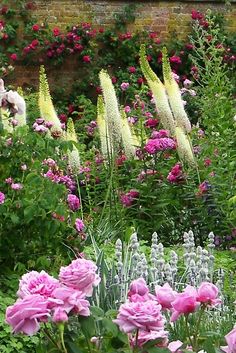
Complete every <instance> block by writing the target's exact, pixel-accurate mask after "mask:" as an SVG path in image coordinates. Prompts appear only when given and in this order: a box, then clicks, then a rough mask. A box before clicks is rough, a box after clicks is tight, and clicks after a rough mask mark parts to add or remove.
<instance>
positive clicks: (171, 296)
mask: <svg viewBox="0 0 236 353" xmlns="http://www.w3.org/2000/svg"><path fill="white" fill-rule="evenodd" d="M155 292H156V298H157V301H158V303H159V304H161V306H162V308H163V309H171V308H172V302H173V301H174V300H175V299H176V294H177V293H176V292H175V291H173V289H172V288H171V286H170V285H169V284H168V283H165V284H164V286H162V287H161V286H156V287H155Z"/></svg>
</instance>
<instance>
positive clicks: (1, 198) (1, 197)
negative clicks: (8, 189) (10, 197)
mask: <svg viewBox="0 0 236 353" xmlns="http://www.w3.org/2000/svg"><path fill="white" fill-rule="evenodd" d="M4 201H5V194H4V193H3V192H1V191H0V205H2V204H3V203H4Z"/></svg>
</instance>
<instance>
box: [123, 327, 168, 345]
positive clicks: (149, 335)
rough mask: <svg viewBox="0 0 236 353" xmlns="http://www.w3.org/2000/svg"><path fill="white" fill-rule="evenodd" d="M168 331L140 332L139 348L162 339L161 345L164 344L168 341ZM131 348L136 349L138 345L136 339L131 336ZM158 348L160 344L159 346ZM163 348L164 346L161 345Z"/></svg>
mask: <svg viewBox="0 0 236 353" xmlns="http://www.w3.org/2000/svg"><path fill="white" fill-rule="evenodd" d="M167 336H168V331H164V330H158V331H142V330H140V331H139V333H138V340H137V343H138V344H137V346H138V347H140V348H141V347H143V345H144V344H145V343H147V342H149V341H154V340H157V339H160V344H163V343H164V342H165V341H166V340H167ZM129 341H130V345H131V347H135V345H136V337H134V336H133V335H130V338H129ZM157 346H158V344H157ZM161 346H162V345H161Z"/></svg>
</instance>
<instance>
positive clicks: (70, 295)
mask: <svg viewBox="0 0 236 353" xmlns="http://www.w3.org/2000/svg"><path fill="white" fill-rule="evenodd" d="M53 298H54V299H52V301H51V303H52V306H53V304H55V307H56V308H61V309H63V310H64V311H65V312H66V313H69V312H70V311H73V313H75V314H78V315H81V316H89V315H90V311H89V306H90V304H89V302H88V300H86V299H85V293H82V292H81V291H79V290H77V289H74V288H70V287H65V286H61V287H59V288H56V289H55V291H54V292H53ZM55 310H57V309H55Z"/></svg>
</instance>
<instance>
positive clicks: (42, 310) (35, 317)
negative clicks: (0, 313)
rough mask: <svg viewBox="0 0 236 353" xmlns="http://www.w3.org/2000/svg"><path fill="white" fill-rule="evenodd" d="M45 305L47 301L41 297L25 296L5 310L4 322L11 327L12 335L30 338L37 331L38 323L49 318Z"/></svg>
mask: <svg viewBox="0 0 236 353" xmlns="http://www.w3.org/2000/svg"><path fill="white" fill-rule="evenodd" d="M47 305H48V303H47V300H46V299H45V298H44V297H42V296H41V295H38V294H33V295H27V296H26V297H25V298H24V299H18V300H17V301H16V302H15V304H13V305H11V306H9V307H8V308H7V311H6V322H7V323H8V324H9V325H11V326H12V328H13V332H14V333H19V332H22V333H25V334H26V335H29V336H31V335H33V334H35V333H36V332H37V331H38V330H39V321H40V320H42V319H43V320H44V321H45V319H46V318H47V317H49V309H48V308H47Z"/></svg>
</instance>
